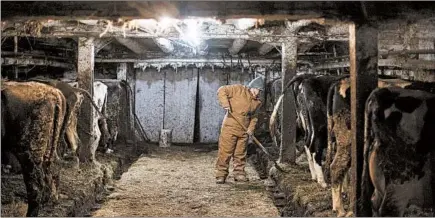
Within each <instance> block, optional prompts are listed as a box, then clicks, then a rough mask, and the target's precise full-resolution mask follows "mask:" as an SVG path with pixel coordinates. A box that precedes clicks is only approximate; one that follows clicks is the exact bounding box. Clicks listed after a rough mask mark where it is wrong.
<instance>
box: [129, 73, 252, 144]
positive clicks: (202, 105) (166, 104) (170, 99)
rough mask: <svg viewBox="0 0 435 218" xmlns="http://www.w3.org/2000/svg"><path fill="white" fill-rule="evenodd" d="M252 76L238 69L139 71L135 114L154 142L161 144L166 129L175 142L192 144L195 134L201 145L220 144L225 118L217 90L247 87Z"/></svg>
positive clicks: (137, 74)
mask: <svg viewBox="0 0 435 218" xmlns="http://www.w3.org/2000/svg"><path fill="white" fill-rule="evenodd" d="M253 77H254V74H252V73H251V74H249V73H248V71H247V70H245V71H244V72H241V70H238V69H233V70H230V69H220V68H215V69H211V68H202V69H198V68H185V67H180V68H178V69H177V70H175V69H173V68H163V69H161V70H160V72H158V71H157V70H156V69H155V68H147V69H146V70H145V71H143V70H142V69H136V82H135V86H136V88H135V100H136V103H135V111H136V114H137V116H138V117H139V120H140V122H141V123H142V125H143V126H144V130H145V131H146V133H147V135H148V137H149V138H150V139H151V141H153V142H158V140H159V133H160V131H161V129H162V128H166V129H172V141H173V142H174V143H193V142H194V135H195V134H197V135H198V136H199V137H198V142H200V143H217V142H218V138H219V132H220V128H221V125H222V119H223V117H224V110H223V109H222V108H221V107H220V105H219V103H218V101H217V95H216V93H217V90H218V88H219V87H220V86H222V85H227V84H248V83H249V81H250V80H251V79H252V78H253ZM197 101H198V103H197ZM197 107H198V108H197ZM195 119H196V120H197V125H198V126H197V128H196V130H195ZM195 131H198V132H197V133H195Z"/></svg>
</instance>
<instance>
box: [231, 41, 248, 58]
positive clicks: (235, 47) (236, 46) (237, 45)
mask: <svg viewBox="0 0 435 218" xmlns="http://www.w3.org/2000/svg"><path fill="white" fill-rule="evenodd" d="M247 42H248V40H245V39H234V41H233V44H232V45H231V47H230V48H229V49H228V52H229V53H230V54H231V55H235V54H237V53H239V52H240V50H242V48H243V47H245V45H246V43H247Z"/></svg>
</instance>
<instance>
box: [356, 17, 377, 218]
mask: <svg viewBox="0 0 435 218" xmlns="http://www.w3.org/2000/svg"><path fill="white" fill-rule="evenodd" d="M377 42H378V29H377V28H376V27H375V26H372V25H369V24H362V25H356V24H351V25H349V57H350V81H351V83H350V86H351V128H352V148H351V153H352V155H351V156H352V162H351V169H352V173H351V180H352V182H351V184H353V185H352V186H351V191H350V198H351V199H353V202H355V205H350V207H351V208H353V209H354V212H355V213H356V216H370V215H368V214H366V212H368V211H369V212H371V207H370V205H371V204H370V199H361V200H362V201H361V203H362V207H360V204H358V203H357V202H358V200H360V198H361V175H362V168H363V162H364V156H363V153H364V109H365V102H366V100H367V98H368V96H369V95H370V93H371V92H372V91H373V89H375V88H376V87H377V80H378V66H377V62H378V43H377Z"/></svg>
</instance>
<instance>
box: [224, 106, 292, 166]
mask: <svg viewBox="0 0 435 218" xmlns="http://www.w3.org/2000/svg"><path fill="white" fill-rule="evenodd" d="M228 114H229V115H231V116H232V117H233V118H234V120H236V122H237V123H238V124H239V125H240V126H242V127H243V129H244V130H245V131H248V128H246V126H244V125H243V124H242V122H240V121H239V120H238V119H237V118H236V117H235V116H233V114H232V113H231V111H229V110H228ZM251 136H252V139H253V140H254V142H255V144H257V145H258V147H260V148H261V150H263V152H264V153H265V154H266V156H267V157H268V159H269V160H271V161H272V162H273V164H274V165H275V168H276V169H277V170H279V171H281V172H285V173H288V172H287V171H285V170H284V169H282V168H281V167H280V166H279V165H278V163H277V162H276V161H274V160H272V155H270V154H269V152H268V151H267V150H266V148H265V147H264V146H263V144H261V142H260V141H258V139H257V138H256V137H255V136H254V134H252V135H251Z"/></svg>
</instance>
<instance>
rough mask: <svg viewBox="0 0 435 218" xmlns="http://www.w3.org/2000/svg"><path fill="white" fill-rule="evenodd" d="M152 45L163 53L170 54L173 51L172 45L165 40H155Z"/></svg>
mask: <svg viewBox="0 0 435 218" xmlns="http://www.w3.org/2000/svg"><path fill="white" fill-rule="evenodd" d="M153 41H154V43H156V45H157V46H158V47H159V48H160V49H161V50H162V52H164V53H172V52H173V51H174V45H173V44H172V42H171V41H170V40H168V39H165V38H155V39H154V40H153Z"/></svg>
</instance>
